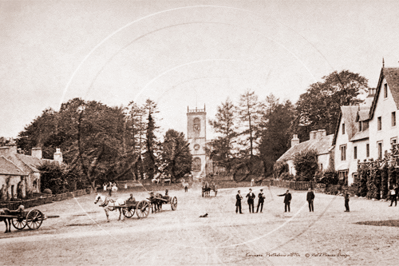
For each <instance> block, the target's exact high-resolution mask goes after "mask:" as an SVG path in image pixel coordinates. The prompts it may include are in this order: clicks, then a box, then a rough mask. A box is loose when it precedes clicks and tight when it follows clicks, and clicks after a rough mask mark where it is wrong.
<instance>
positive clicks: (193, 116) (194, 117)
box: [187, 105, 206, 178]
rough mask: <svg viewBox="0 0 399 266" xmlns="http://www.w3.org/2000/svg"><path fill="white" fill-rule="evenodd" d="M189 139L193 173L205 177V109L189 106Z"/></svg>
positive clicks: (194, 175) (198, 176)
mask: <svg viewBox="0 0 399 266" xmlns="http://www.w3.org/2000/svg"><path fill="white" fill-rule="evenodd" d="M187 139H188V142H189V143H190V152H191V154H192V155H193V164H192V167H191V174H192V175H193V177H194V178H204V177H205V175H206V173H205V164H206V154H205V144H206V112H205V105H204V109H197V108H195V109H191V110H190V109H189V107H188V106H187Z"/></svg>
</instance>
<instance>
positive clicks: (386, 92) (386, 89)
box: [384, 83, 388, 98]
mask: <svg viewBox="0 0 399 266" xmlns="http://www.w3.org/2000/svg"><path fill="white" fill-rule="evenodd" d="M384 98H388V84H386V83H385V84H384Z"/></svg>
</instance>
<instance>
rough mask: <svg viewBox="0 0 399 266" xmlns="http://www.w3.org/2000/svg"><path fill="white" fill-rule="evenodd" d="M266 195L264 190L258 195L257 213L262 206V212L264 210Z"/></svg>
mask: <svg viewBox="0 0 399 266" xmlns="http://www.w3.org/2000/svg"><path fill="white" fill-rule="evenodd" d="M265 198H266V197H265V194H263V189H261V190H260V192H259V194H258V207H257V208H256V212H258V211H259V206H260V212H262V210H263V202H264V201H265Z"/></svg>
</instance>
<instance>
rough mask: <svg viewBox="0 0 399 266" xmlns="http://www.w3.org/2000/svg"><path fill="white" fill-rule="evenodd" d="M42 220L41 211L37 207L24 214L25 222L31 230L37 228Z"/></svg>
mask: <svg viewBox="0 0 399 266" xmlns="http://www.w3.org/2000/svg"><path fill="white" fill-rule="evenodd" d="M43 220H44V215H43V213H42V212H41V211H39V210H37V209H34V210H31V211H29V212H28V214H27V215H26V224H27V225H28V227H29V229H31V230H35V229H39V228H40V226H41V225H42V223H43Z"/></svg>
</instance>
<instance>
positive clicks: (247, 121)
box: [238, 91, 262, 158]
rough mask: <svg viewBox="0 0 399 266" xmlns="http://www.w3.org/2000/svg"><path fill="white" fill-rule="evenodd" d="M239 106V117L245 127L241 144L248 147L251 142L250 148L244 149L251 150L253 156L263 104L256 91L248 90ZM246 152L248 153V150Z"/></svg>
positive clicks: (250, 153) (241, 98)
mask: <svg viewBox="0 0 399 266" xmlns="http://www.w3.org/2000/svg"><path fill="white" fill-rule="evenodd" d="M238 106H239V108H238V117H239V119H240V121H241V123H242V125H243V127H244V130H243V131H242V132H241V133H240V135H241V136H242V137H243V139H242V141H241V142H240V144H241V145H243V146H244V147H247V146H248V143H249V148H244V150H246V151H249V155H250V157H251V158H252V157H253V155H254V149H255V147H256V145H257V135H256V132H257V131H258V130H259V127H258V126H259V120H260V118H261V112H262V105H261V103H260V102H259V100H258V96H257V95H256V94H255V92H254V91H246V92H245V93H244V94H242V95H241V96H240V100H239V102H238ZM245 154H248V153H247V152H246V153H245Z"/></svg>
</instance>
